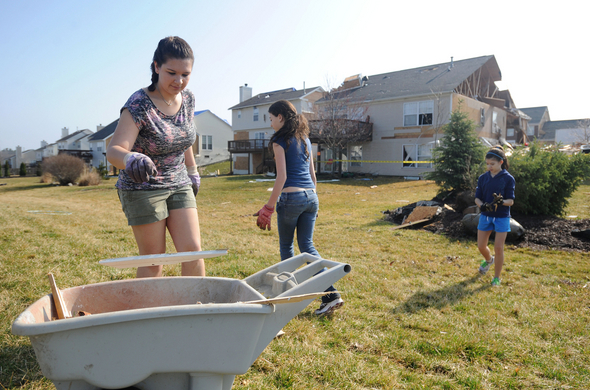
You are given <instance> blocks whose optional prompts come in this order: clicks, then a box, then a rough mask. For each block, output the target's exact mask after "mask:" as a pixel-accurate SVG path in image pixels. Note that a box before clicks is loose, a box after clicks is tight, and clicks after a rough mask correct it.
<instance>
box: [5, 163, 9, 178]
mask: <svg viewBox="0 0 590 390" xmlns="http://www.w3.org/2000/svg"><path fill="white" fill-rule="evenodd" d="M4 176H5V177H10V164H9V163H8V160H6V161H4Z"/></svg>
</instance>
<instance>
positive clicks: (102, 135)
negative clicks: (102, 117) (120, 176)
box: [88, 119, 119, 173]
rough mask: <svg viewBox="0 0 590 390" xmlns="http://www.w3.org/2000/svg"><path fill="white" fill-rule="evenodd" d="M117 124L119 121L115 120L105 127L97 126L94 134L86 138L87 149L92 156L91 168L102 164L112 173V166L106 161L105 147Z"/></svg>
mask: <svg viewBox="0 0 590 390" xmlns="http://www.w3.org/2000/svg"><path fill="white" fill-rule="evenodd" d="M118 124H119V119H116V120H114V121H112V122H111V123H109V124H108V125H106V126H97V127H96V133H94V134H92V135H91V136H90V137H89V138H88V148H89V149H90V153H91V154H92V163H91V165H92V166H93V167H95V168H98V167H99V166H100V165H101V164H102V165H103V166H104V167H105V168H106V169H107V171H109V172H111V171H112V173H114V171H113V166H112V165H111V163H109V162H108V161H107V147H108V146H109V142H111V139H112V138H113V134H114V133H115V129H116V128H117V125H118Z"/></svg>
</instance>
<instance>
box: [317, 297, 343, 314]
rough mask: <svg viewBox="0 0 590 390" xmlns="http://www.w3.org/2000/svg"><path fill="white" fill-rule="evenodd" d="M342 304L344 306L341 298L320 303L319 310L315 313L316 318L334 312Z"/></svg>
mask: <svg viewBox="0 0 590 390" xmlns="http://www.w3.org/2000/svg"><path fill="white" fill-rule="evenodd" d="M343 304H344V301H343V300H342V298H336V299H334V300H333V301H330V302H326V303H322V304H321V306H320V308H319V309H317V310H316V311H315V314H316V315H318V316H323V315H326V314H331V313H333V312H334V311H335V310H337V309H339V308H340V307H342V305H343Z"/></svg>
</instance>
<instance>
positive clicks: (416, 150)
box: [403, 143, 432, 168]
mask: <svg viewBox="0 0 590 390" xmlns="http://www.w3.org/2000/svg"><path fill="white" fill-rule="evenodd" d="M403 158H404V163H403V167H404V168H432V163H423V164H418V163H415V162H414V161H431V160H432V143H427V144H421V145H403Z"/></svg>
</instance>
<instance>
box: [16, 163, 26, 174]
mask: <svg viewBox="0 0 590 390" xmlns="http://www.w3.org/2000/svg"><path fill="white" fill-rule="evenodd" d="M18 174H19V175H20V176H27V166H26V165H25V163H24V162H22V163H20V167H19V170H18Z"/></svg>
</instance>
